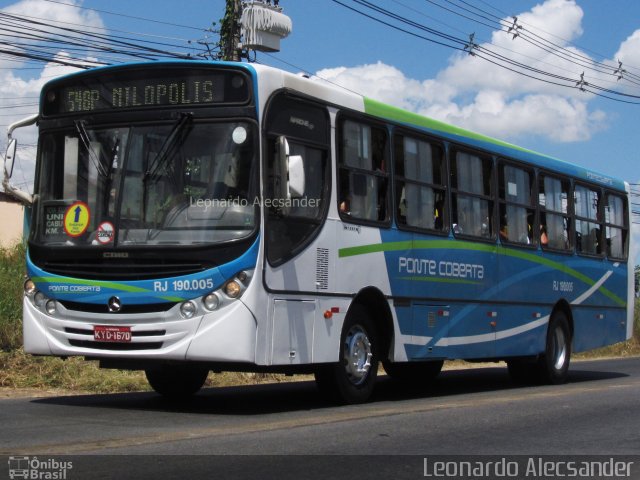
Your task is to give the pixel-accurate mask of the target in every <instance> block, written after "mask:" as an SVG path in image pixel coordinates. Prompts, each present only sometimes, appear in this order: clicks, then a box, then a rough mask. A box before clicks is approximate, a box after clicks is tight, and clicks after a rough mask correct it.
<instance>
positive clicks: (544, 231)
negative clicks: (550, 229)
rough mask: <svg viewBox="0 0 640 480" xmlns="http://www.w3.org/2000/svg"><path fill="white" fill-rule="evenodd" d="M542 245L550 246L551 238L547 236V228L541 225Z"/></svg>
mask: <svg viewBox="0 0 640 480" xmlns="http://www.w3.org/2000/svg"><path fill="white" fill-rule="evenodd" d="M540 245H542V246H543V247H546V246H547V245H549V237H548V236H547V227H546V226H545V225H540Z"/></svg>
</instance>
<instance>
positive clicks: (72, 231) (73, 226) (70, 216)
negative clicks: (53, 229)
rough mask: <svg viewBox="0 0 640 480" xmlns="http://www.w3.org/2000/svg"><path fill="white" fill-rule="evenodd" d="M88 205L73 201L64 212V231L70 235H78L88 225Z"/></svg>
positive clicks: (84, 230)
mask: <svg viewBox="0 0 640 480" xmlns="http://www.w3.org/2000/svg"><path fill="white" fill-rule="evenodd" d="M90 218H91V214H90V213H89V206H88V205H87V204H86V203H84V202H74V203H73V204H72V205H71V206H70V207H69V208H67V211H66V212H64V231H65V233H66V234H67V235H69V236H70V237H79V236H80V235H82V234H83V233H84V232H86V231H87V228H88V227H89V220H90Z"/></svg>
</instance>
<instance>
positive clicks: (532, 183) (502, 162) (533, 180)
mask: <svg viewBox="0 0 640 480" xmlns="http://www.w3.org/2000/svg"><path fill="white" fill-rule="evenodd" d="M505 167H511V168H517V169H519V170H523V171H525V172H526V173H528V174H529V204H528V205H527V204H525V203H520V202H516V201H511V200H509V199H507V197H506V195H505V197H504V198H503V197H502V195H501V193H502V190H501V186H502V182H503V181H504V178H503V171H504V170H503V169H504V168H505ZM496 176H497V188H496V192H497V195H496V196H497V204H498V206H497V214H498V221H497V224H496V225H497V226H498V239H499V240H500V243H501V244H502V245H505V246H509V247H518V248H526V249H529V250H536V249H537V248H538V245H539V244H540V241H539V240H540V224H539V215H538V202H537V198H538V175H537V172H536V170H535V168H534V166H533V165H529V164H525V163H521V162H517V161H515V160H513V159H510V158H506V157H498V159H497V162H496ZM508 205H512V206H515V207H521V208H524V209H526V210H530V211H531V212H532V214H533V219H532V222H533V223H532V224H531V225H530V229H531V242H530V243H523V242H515V241H511V240H509V239H508V238H503V237H502V236H501V235H500V231H501V230H502V213H501V212H502V207H503V206H504V207H506V206H508Z"/></svg>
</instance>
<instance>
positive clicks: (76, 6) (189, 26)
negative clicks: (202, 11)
mask: <svg viewBox="0 0 640 480" xmlns="http://www.w3.org/2000/svg"><path fill="white" fill-rule="evenodd" d="M44 1H45V2H49V3H57V4H59V5H66V6H67V7H73V8H78V9H81V10H91V11H93V12H98V13H104V14H107V15H115V16H118V17H124V18H131V19H133V20H141V21H143V22H150V23H157V24H160V25H169V26H171V27H178V28H187V29H190V30H198V31H206V29H203V28H198V27H193V26H191V25H180V24H178V23H171V22H165V21H162V20H153V19H151V18H145V17H137V16H134V15H126V14H124V13H117V12H110V11H108V10H100V9H98V8H89V7H83V6H82V5H74V4H72V3H65V2H60V1H58V0H44Z"/></svg>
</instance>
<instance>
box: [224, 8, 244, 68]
mask: <svg viewBox="0 0 640 480" xmlns="http://www.w3.org/2000/svg"><path fill="white" fill-rule="evenodd" d="M226 2H227V6H226V9H225V13H224V18H223V19H222V23H221V25H220V54H221V57H222V60H227V61H230V62H239V61H240V57H241V53H242V49H241V48H240V16H241V15H242V5H241V3H240V0H226Z"/></svg>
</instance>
